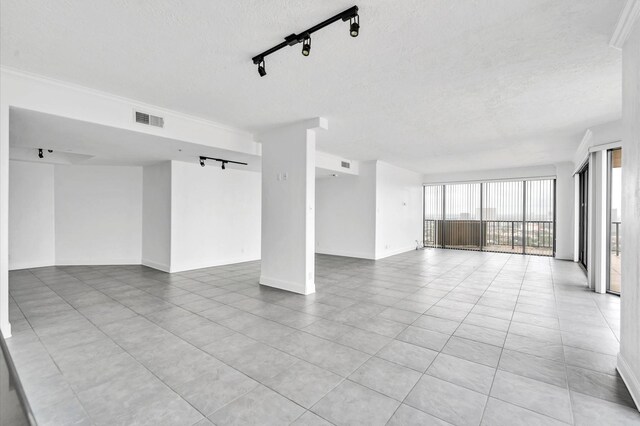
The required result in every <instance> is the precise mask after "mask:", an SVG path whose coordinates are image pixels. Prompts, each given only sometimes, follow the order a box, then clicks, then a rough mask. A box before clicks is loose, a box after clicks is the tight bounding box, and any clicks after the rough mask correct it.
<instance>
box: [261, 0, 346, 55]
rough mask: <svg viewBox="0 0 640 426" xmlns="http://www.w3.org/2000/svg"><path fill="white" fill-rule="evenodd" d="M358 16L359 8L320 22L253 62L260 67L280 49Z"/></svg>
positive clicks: (265, 52) (268, 50)
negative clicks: (334, 24) (335, 23)
mask: <svg viewBox="0 0 640 426" xmlns="http://www.w3.org/2000/svg"><path fill="white" fill-rule="evenodd" d="M356 16H358V6H353V7H350V8H349V9H347V10H345V11H343V12H340V13H338V14H337V15H335V16H332V17H331V18H329V19H327V20H326V21H322V22H320V23H319V24H318V25H314V26H313V27H311V28H309V29H308V30H305V31H302V32H301V33H300V34H291V35H288V36H286V37H285V38H284V41H283V42H282V43H280V44H278V45H276V46H273V47H272V48H271V49H267V50H265V51H264V52H262V53H261V54H259V55H256V56H254V57H253V58H252V59H251V60H252V61H253V63H254V64H256V65H259V64H260V62H262V61H263V60H264V58H265V57H267V56H269V55H271V54H272V53H274V52H277V51H278V50H280V49H284V48H285V47H287V46H295V45H296V44H298V43H302V42H303V41H304V39H305V38H308V37H309V36H310V35H311V34H313V33H315V32H316V31H319V30H321V29H323V28H324V27H326V26H329V25H331V24H333V23H334V22H338V21H340V20H342V21H348V20H350V19H353V18H355V17H356Z"/></svg>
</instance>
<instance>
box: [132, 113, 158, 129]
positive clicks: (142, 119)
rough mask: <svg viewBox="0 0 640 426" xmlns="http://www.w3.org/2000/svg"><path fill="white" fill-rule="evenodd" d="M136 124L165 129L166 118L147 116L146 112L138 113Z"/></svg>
mask: <svg viewBox="0 0 640 426" xmlns="http://www.w3.org/2000/svg"><path fill="white" fill-rule="evenodd" d="M136 123H140V124H145V125H147V126H155V127H164V118H162V117H158V116H157V115H151V114H147V113H146V112H140V111H136Z"/></svg>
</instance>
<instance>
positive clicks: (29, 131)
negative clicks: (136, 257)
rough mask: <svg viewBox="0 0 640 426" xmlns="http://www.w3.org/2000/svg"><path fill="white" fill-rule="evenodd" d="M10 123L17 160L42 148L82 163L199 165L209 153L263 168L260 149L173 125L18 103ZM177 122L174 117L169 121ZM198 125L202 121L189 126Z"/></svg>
mask: <svg viewBox="0 0 640 426" xmlns="http://www.w3.org/2000/svg"><path fill="white" fill-rule="evenodd" d="M69 91H70V92H72V93H73V91H71V90H69ZM169 118H170V117H169ZM9 124H10V126H11V153H10V154H11V159H20V160H25V161H33V159H34V158H36V153H37V149H38V148H44V149H52V150H53V151H54V152H52V153H48V152H47V153H46V158H45V161H48V162H53V163H57V164H79V165H116V166H139V165H143V166H144V165H149V164H155V163H158V162H160V161H168V160H179V161H186V162H191V163H194V164H197V163H198V157H199V156H201V155H204V156H207V157H214V158H224V159H228V160H234V161H241V162H245V163H248V165H247V166H239V165H233V164H231V165H229V168H241V169H243V170H246V169H250V170H260V157H259V155H258V153H246V152H238V151H235V150H231V149H223V148H219V147H216V146H212V144H211V143H210V141H206V142H207V143H193V142H191V141H188V140H179V139H175V138H172V137H168V134H169V132H168V130H167V129H159V130H157V131H155V134H150V133H146V132H143V130H145V129H144V128H145V126H143V125H140V124H137V125H135V127H133V128H119V127H114V125H113V124H119V123H118V122H117V121H113V122H112V123H111V124H112V125H108V126H107V125H103V124H96V123H93V122H89V121H81V120H75V119H71V118H66V117H62V116H59V115H53V114H46V113H42V112H37V111H32V110H27V109H21V108H12V110H11V120H10V123H9ZM173 124H175V123H174V122H172V121H171V120H169V121H168V122H167V123H166V126H171V125H173ZM197 128H198V126H197V125H196V126H193V128H190V129H189V130H190V131H194V130H197ZM169 130H170V129H169ZM187 134H188V133H187V132H186V131H183V132H182V133H179V135H180V136H186V135H187ZM88 135H91V136H90V137H88ZM216 139H217V138H216ZM196 140H197V139H196ZM201 142H202V141H201ZM236 148H241V146H238V147H236ZM256 152H257V151H256Z"/></svg>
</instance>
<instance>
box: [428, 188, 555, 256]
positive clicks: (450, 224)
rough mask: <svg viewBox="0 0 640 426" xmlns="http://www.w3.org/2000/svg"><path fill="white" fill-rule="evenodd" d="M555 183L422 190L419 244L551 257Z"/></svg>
mask: <svg viewBox="0 0 640 426" xmlns="http://www.w3.org/2000/svg"><path fill="white" fill-rule="evenodd" d="M554 185H555V181H554V180H553V179H539V180H528V181H522V180H519V181H492V182H482V183H456V184H445V185H427V186H425V188H424V244H425V246H428V247H445V248H457V249H466V250H484V251H497V252H507V253H526V254H538V255H546V256H552V255H553V246H554V245H553V241H554V208H555V195H554Z"/></svg>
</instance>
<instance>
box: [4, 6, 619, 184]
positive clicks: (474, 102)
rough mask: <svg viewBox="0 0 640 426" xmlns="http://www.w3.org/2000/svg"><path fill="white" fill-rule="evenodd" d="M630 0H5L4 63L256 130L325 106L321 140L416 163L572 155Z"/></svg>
mask: <svg viewBox="0 0 640 426" xmlns="http://www.w3.org/2000/svg"><path fill="white" fill-rule="evenodd" d="M623 3H624V0H580V1H557V0H548V1H543V0H517V1H514V0H485V1H481V0H478V1H466V0H465V1H451V0H431V1H425V0H403V1H390V0H386V1H385V0H367V1H366V2H361V3H359V4H358V6H359V7H360V24H361V33H360V37H358V38H356V39H352V38H351V37H349V35H348V25H347V23H336V24H333V25H331V26H330V27H328V28H326V29H324V30H322V31H321V32H319V33H317V34H316V35H314V37H313V42H312V51H311V56H309V57H307V58H305V57H303V56H302V55H301V54H300V46H299V45H298V46H295V47H293V48H288V49H286V50H283V51H280V52H277V53H275V54H274V55H272V56H269V57H268V58H267V64H266V65H267V72H268V75H267V76H266V77H264V78H260V77H259V76H258V74H257V72H256V67H255V66H254V65H253V64H252V63H251V57H252V56H254V55H255V54H257V53H260V52H261V51H263V50H265V49H267V48H269V47H271V46H272V45H274V44H277V43H279V42H280V41H281V40H282V38H283V37H284V36H285V35H287V34H290V33H292V32H300V31H301V30H304V29H305V28H308V27H310V26H312V25H314V24H316V23H317V22H319V21H321V20H324V19H325V18H327V17H329V16H331V15H333V14H334V13H337V12H339V11H341V10H343V9H346V8H347V7H350V6H352V5H353V3H352V2H351V1H339V0H331V1H328V0H325V1H311V0H305V1H287V0H251V1H250V0H245V1H222V0H216V1H213V0H212V1H205V0H201V1H186V0H185V1H182V2H178V1H175V0H154V1H125V0H118V1H116V0H114V1H103V0H66V1H63V2H54V1H46V0H40V1H36V0H2V3H1V10H0V15H1V21H0V23H1V45H0V48H1V49H0V51H1V53H0V62H1V63H2V65H5V66H10V67H13V68H17V69H22V70H26V71H30V72H34V73H38V74H43V75H47V76H50V77H54V78H57V79H60V80H65V81H69V82H73V83H77V84H81V85H84V86H88V87H92V88H96V89H100V90H104V91H107V92H111V93H114V94H117V95H121V96H125V97H128V98H132V99H137V100H139V101H143V102H147V103H151V104H155V105H158V106H162V107H165V108H169V109H174V110H178V111H182V112H186V113H190V114H193V115H196V116H200V117H204V118H207V119H211V120H214V121H217V122H221V123H224V124H227V125H231V126H235V127H238V128H242V129H246V130H250V131H252V132H256V133H257V132H260V131H261V130H264V129H267V128H269V127H272V126H275V125H279V124H283V123H288V122H292V121H297V120H300V119H306V118H310V117H315V116H324V117H327V118H328V119H329V127H330V130H329V131H327V132H322V133H321V134H320V135H319V138H318V149H320V150H322V151H326V152H331V153H335V154H339V155H342V156H344V157H347V158H352V159H356V160H369V159H381V160H385V161H388V162H391V163H393V164H396V165H399V166H404V167H407V168H410V169H413V170H416V171H421V172H425V173H436V172H443V171H449V172H450V171H456V170H476V169H492V168H501V167H515V166H526V165H537V164H545V163H550V162H556V161H563V160H567V161H568V160H571V158H572V154H573V153H574V151H575V149H576V148H577V145H578V143H579V140H580V138H581V136H582V134H583V133H584V130H585V129H586V128H588V127H591V126H594V125H597V124H600V123H604V122H608V121H612V120H616V119H618V118H619V117H620V109H621V75H620V74H621V61H620V52H619V51H617V50H615V49H612V48H609V47H608V41H609V38H610V36H611V34H612V31H613V28H614V26H615V23H616V20H617V17H618V15H619V12H620V10H621V8H622V6H623Z"/></svg>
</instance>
